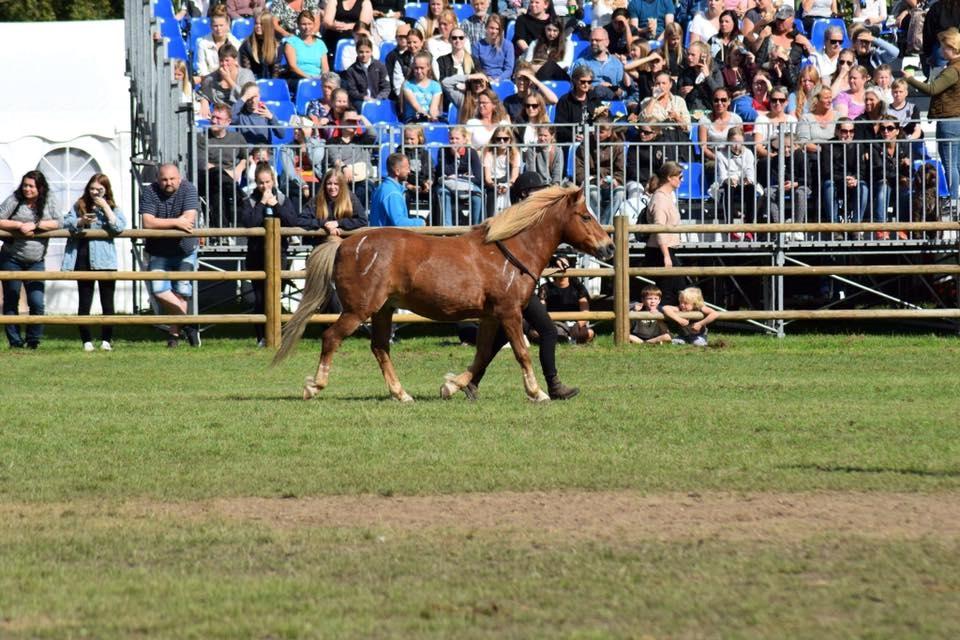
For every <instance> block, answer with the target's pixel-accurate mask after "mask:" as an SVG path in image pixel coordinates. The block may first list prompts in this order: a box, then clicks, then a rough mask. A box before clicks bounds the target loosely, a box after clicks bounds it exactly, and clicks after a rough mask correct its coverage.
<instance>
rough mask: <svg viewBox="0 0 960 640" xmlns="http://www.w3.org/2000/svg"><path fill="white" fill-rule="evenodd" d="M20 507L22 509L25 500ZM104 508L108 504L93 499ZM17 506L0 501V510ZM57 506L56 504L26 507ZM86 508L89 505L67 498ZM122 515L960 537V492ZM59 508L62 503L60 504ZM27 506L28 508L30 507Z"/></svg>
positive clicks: (563, 530) (77, 509) (146, 504)
mask: <svg viewBox="0 0 960 640" xmlns="http://www.w3.org/2000/svg"><path fill="white" fill-rule="evenodd" d="M24 507H25V506H24V505H20V508H21V509H22V508H24ZM89 507H90V508H91V510H92V513H90V514H89V515H91V516H94V517H96V516H98V515H99V516H101V517H102V516H103V515H104V511H103V510H102V509H103V505H101V506H100V508H98V507H97V506H96V505H92V504H91V505H89ZM15 508H16V505H12V504H5V505H3V504H0V514H4V512H6V513H8V514H9V513H10V512H11V511H12V510H13V509H15ZM36 508H42V509H44V510H47V509H50V510H54V509H55V508H56V507H54V506H53V505H43V506H41V505H34V506H33V507H26V510H28V511H31V510H33V509H36ZM61 508H64V509H70V510H71V511H73V512H74V513H75V514H76V515H78V516H81V517H82V516H83V515H84V511H86V509H85V508H84V506H82V505H78V504H76V503H72V504H70V505H61ZM109 511H110V512H112V513H113V514H115V515H117V516H120V517H124V516H131V515H133V516H140V517H142V516H147V517H150V516H159V517H164V516H166V517H173V518H186V519H191V520H205V519H210V518H225V519H228V520H238V521H243V522H256V523H262V524H266V525H268V526H271V527H276V528H304V527H308V528H312V527H320V528H364V529H373V530H384V531H395V532H397V533H431V532H433V533H439V532H443V531H448V532H460V531H462V532H475V533H492V534H500V533H502V534H504V535H511V536H519V537H526V536H528V535H531V534H532V535H538V536H547V537H558V538H564V539H569V540H614V539H615V540H620V541H624V540H643V539H655V540H666V541H670V540H686V539H717V540H755V541H765V540H778V541H783V540H801V539H805V538H809V537H813V536H818V535H824V534H832V535H836V534H841V535H851V536H859V537H866V538H873V539H881V540H883V539H907V540H910V539H918V538H924V537H932V538H938V539H949V540H960V492H942V493H932V494H913V493H853V492H813V493H746V494H734V493H703V494H698V493H691V494H660V495H644V494H641V493H637V492H630V491H599V492H583V491H563V492H530V493H511V492H503V493H488V494H460V495H443V496H404V497H380V496H370V495H364V496H325V497H313V498H299V499H297V498H291V499H285V498H224V499H215V500H209V501H201V502H186V503H184V502H176V503H172V502H151V501H139V500H138V501H131V502H127V503H124V504H123V505H121V506H120V507H119V508H117V506H116V505H113V506H112V507H111V508H110V509H109ZM54 512H56V511H54ZM21 513H22V512H21Z"/></svg>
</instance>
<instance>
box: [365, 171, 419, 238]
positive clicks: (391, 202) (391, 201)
mask: <svg viewBox="0 0 960 640" xmlns="http://www.w3.org/2000/svg"><path fill="white" fill-rule="evenodd" d="M409 174H410V162H409V161H408V160H407V157H406V156H405V155H403V154H402V153H391V154H390V156H389V157H388V158H387V177H386V178H384V179H383V180H382V181H381V182H380V186H379V187H377V188H376V190H375V191H374V192H373V195H371V196H370V226H372V227H422V226H423V224H424V222H423V220H422V219H421V218H417V217H414V216H411V215H410V211H409V209H407V200H406V198H405V197H404V191H406V189H405V188H404V186H403V185H404V183H405V182H406V181H407V176H408V175H409Z"/></svg>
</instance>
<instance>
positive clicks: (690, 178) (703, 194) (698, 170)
mask: <svg viewBox="0 0 960 640" xmlns="http://www.w3.org/2000/svg"><path fill="white" fill-rule="evenodd" d="M680 166H682V167H683V179H682V180H681V182H680V188H679V189H677V198H678V199H679V200H707V199H709V198H710V194H709V193H707V191H706V189H704V187H703V163H700V162H681V163H680Z"/></svg>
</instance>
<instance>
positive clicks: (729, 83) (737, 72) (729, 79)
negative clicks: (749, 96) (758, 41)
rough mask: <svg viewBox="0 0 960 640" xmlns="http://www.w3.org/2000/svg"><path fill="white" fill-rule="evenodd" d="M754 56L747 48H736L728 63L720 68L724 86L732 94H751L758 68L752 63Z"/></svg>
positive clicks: (732, 51)
mask: <svg viewBox="0 0 960 640" xmlns="http://www.w3.org/2000/svg"><path fill="white" fill-rule="evenodd" d="M752 59H753V54H752V53H750V52H749V51H748V50H747V49H746V48H745V47H734V48H733V49H731V50H730V53H729V55H728V56H727V59H726V61H725V62H724V64H723V65H722V66H721V67H720V75H721V77H723V84H724V86H726V87H727V89H729V90H730V93H731V94H735V93H740V92H746V93H749V92H750V89H751V87H752V85H753V77H754V75H755V74H756V72H757V66H756V65H755V64H753V62H751V60H752Z"/></svg>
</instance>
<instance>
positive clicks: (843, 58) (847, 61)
mask: <svg viewBox="0 0 960 640" xmlns="http://www.w3.org/2000/svg"><path fill="white" fill-rule="evenodd" d="M856 64H857V59H856V57H855V56H854V54H853V49H844V50H843V51H841V52H840V56H839V57H838V58H837V70H836V71H834V72H833V75H832V76H830V78H829V83H830V88H831V89H833V95H834V96H836V95H839V94H840V93H842V92H844V91H848V90H849V89H850V72H851V71H852V70H853V68H854V67H855V66H856ZM827 82H828V81H827V80H824V84H826V83H827Z"/></svg>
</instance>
